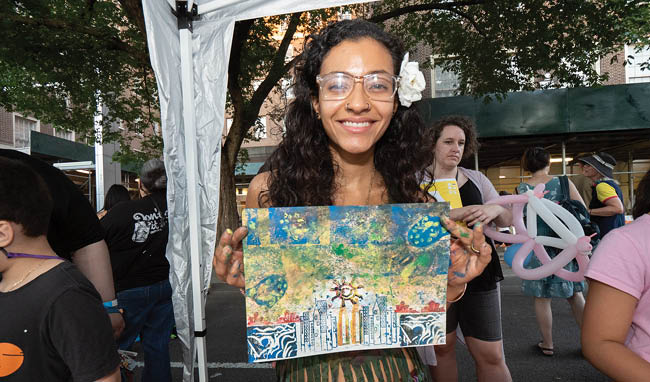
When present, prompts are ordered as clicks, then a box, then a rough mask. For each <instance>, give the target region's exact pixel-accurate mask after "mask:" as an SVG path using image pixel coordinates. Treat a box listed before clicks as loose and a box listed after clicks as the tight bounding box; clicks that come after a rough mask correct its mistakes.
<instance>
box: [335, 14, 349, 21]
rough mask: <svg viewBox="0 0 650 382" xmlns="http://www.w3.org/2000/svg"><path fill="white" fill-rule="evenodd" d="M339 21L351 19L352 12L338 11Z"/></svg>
mask: <svg viewBox="0 0 650 382" xmlns="http://www.w3.org/2000/svg"><path fill="white" fill-rule="evenodd" d="M338 16H339V21H341V20H352V13H350V12H339V14H338Z"/></svg>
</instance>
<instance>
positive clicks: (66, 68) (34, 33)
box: [0, 0, 650, 169]
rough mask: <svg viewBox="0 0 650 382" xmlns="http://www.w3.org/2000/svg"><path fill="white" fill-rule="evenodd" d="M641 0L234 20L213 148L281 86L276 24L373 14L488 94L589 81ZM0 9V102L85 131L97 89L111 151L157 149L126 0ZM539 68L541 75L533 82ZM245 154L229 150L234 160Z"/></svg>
mask: <svg viewBox="0 0 650 382" xmlns="http://www.w3.org/2000/svg"><path fill="white" fill-rule="evenodd" d="M649 7H650V6H649V5H648V2H644V1H632V0H550V1H549V0H530V1H525V2H523V1H515V0H501V1H487V0H466V1H449V0H408V1H404V0H385V1H383V2H376V3H369V4H360V5H353V6H349V7H342V8H331V9H321V10H316V11H311V12H303V13H299V14H294V15H279V16H273V17H267V18H263V19H256V20H244V21H241V22H238V23H237V26H236V28H235V32H236V34H237V31H240V33H241V35H240V36H239V38H237V35H236V38H235V39H234V44H235V45H234V46H233V47H232V50H231V52H232V56H231V59H236V61H235V62H237V65H235V66H233V65H231V67H230V68H229V77H230V78H231V79H232V80H233V82H232V83H229V86H228V89H229V94H228V105H227V107H228V111H229V113H230V115H232V116H233V119H234V122H235V123H234V124H233V127H234V128H233V129H232V130H234V131H232V134H229V135H228V137H227V138H226V142H225V143H226V144H225V146H224V147H225V148H227V149H228V150H224V153H225V154H224V155H227V158H226V159H227V161H228V163H229V165H231V166H232V167H233V169H234V167H235V166H236V164H235V162H236V161H237V159H236V158H238V155H237V153H238V152H239V148H240V146H241V144H242V142H244V140H245V139H255V138H254V131H255V129H259V128H260V126H259V121H258V119H257V118H258V116H259V114H260V107H261V105H262V103H263V102H264V100H265V99H267V98H268V96H269V94H274V92H275V93H277V94H281V93H282V92H283V91H284V90H283V89H280V87H279V86H276V85H277V84H278V82H279V81H280V80H281V79H282V78H288V77H289V76H290V66H291V62H290V59H287V58H286V56H285V54H286V49H287V45H284V46H283V45H282V44H281V43H282V41H283V40H282V39H281V38H282V33H275V32H277V31H278V30H280V31H284V30H288V31H290V34H291V36H289V38H294V39H296V38H297V39H298V40H300V39H301V38H304V37H305V36H307V35H309V34H310V33H312V32H313V31H316V30H319V29H320V28H322V27H323V26H324V25H325V24H326V23H327V22H329V21H331V20H335V19H336V17H337V14H338V13H339V12H351V13H352V14H355V15H357V16H358V17H367V18H368V19H370V20H371V21H376V22H381V23H384V24H385V25H386V27H387V28H388V29H389V30H391V31H392V32H394V33H395V34H397V35H398V36H400V37H401V38H402V39H403V40H404V41H405V43H406V44H407V46H408V47H409V49H410V50H411V51H412V52H417V51H421V50H422V49H425V50H427V49H430V50H431V52H432V53H434V54H437V55H439V57H442V58H443V59H440V60H438V61H437V62H440V61H443V62H444V67H445V68H446V69H448V70H453V71H454V72H457V73H459V75H460V81H461V90H460V91H461V93H465V94H474V95H481V94H487V93H493V94H497V97H500V96H502V95H504V94H505V93H506V92H508V91H513V90H530V89H536V88H540V87H559V86H582V85H589V86H592V85H598V84H599V83H601V82H602V81H603V80H604V79H605V78H604V76H602V75H599V74H598V73H597V71H596V70H595V68H594V64H595V63H596V62H597V60H598V59H600V58H602V57H604V56H605V55H606V54H608V53H611V52H613V51H616V50H618V49H620V47H621V46H622V44H624V43H638V45H637V48H639V47H642V46H644V45H647V44H648V43H650V41H649V39H650V27H649V26H648V20H650V9H649ZM0 12H1V14H2V17H0V35H1V36H2V37H1V38H2V43H0V89H2V91H1V92H0V105H1V106H3V107H4V108H6V109H8V110H15V111H19V112H22V113H25V114H30V115H33V116H34V117H36V118H39V119H41V120H42V121H44V122H46V123H52V124H54V125H55V126H56V127H57V128H63V129H68V130H72V131H75V132H77V133H78V136H81V137H87V138H89V139H94V137H95V134H94V127H93V117H94V115H95V113H96V109H97V106H96V105H97V103H98V99H99V98H101V101H102V102H103V103H104V104H105V106H106V107H107V110H108V112H107V113H106V114H105V115H104V118H103V124H104V127H105V129H104V131H105V132H104V135H103V138H104V140H105V141H118V142H121V143H122V152H120V153H118V154H116V156H115V158H116V159H118V160H120V161H123V162H124V161H137V162H141V161H143V160H145V159H146V158H149V157H152V156H159V155H160V153H161V147H162V139H161V137H160V131H159V130H160V129H156V128H154V126H156V124H157V123H159V121H158V108H159V106H158V100H157V94H156V83H155V80H154V77H153V72H152V69H151V66H150V64H149V56H148V51H147V47H146V38H145V30H144V17H143V15H142V5H141V4H140V3H139V2H138V1H132V0H117V1H116V0H92V1H90V0H89V1H85V2H83V1H73V0H50V1H43V0H8V1H4V2H0ZM292 20H294V24H292ZM296 21H297V23H296ZM292 25H297V27H295V29H292V28H291V26H292ZM294 31H295V34H294ZM300 34H302V35H300ZM277 36H280V39H278V37H277ZM632 54H634V53H632ZM626 59H627V60H629V59H630V57H626ZM425 65H426V63H425ZM646 65H647V64H646ZM543 73H550V74H551V75H552V78H551V81H544V82H540V81H539V79H541V77H540V76H541V75H542V74H543ZM265 80H266V81H265ZM271 98H274V99H277V100H279V101H275V102H276V103H277V105H276V106H277V110H271V111H269V112H268V113H269V114H268V115H269V116H271V117H274V118H275V119H276V120H277V119H278V118H277V116H280V115H282V112H283V110H284V107H285V106H286V102H287V100H286V99H285V98H283V97H271ZM256 121H257V122H256ZM116 124H119V125H120V126H121V127H122V128H123V129H124V130H118V129H116V128H115V126H116ZM134 141H136V142H138V145H137V150H136V147H134V145H132V142H134ZM230 146H232V147H230ZM245 161H246V159H245V158H244V157H243V156H241V155H240V156H239V163H240V165H243V163H245Z"/></svg>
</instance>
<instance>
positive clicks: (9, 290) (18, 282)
mask: <svg viewBox="0 0 650 382" xmlns="http://www.w3.org/2000/svg"><path fill="white" fill-rule="evenodd" d="M45 260H46V259H43V260H41V261H40V262H39V263H38V265H37V266H35V267H34V268H32V269H30V270H29V272H27V273H25V276H23V278H22V279H20V280H18V281H16V282H15V283H13V285H11V286H10V287H9V289H7V292H11V291H12V290H14V288H16V287H17V286H18V285H20V284H21V283H22V282H23V281H25V280H26V279H27V277H29V275H31V274H32V273H33V272H34V271H35V270H37V269H38V268H40V267H41V265H43V263H44V262H45Z"/></svg>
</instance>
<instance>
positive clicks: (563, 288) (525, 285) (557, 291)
mask: <svg viewBox="0 0 650 382" xmlns="http://www.w3.org/2000/svg"><path fill="white" fill-rule="evenodd" d="M544 248H545V249H546V252H547V253H548V256H549V257H550V258H554V257H555V256H557V254H558V253H559V252H560V251H559V250H558V249H556V248H551V247H544ZM541 265H542V263H540V261H539V260H538V259H537V257H536V256H532V257H531V259H530V262H529V263H528V264H527V265H526V267H525V268H527V269H533V268H537V267H540V266H541ZM564 269H566V270H567V271H570V272H575V271H577V270H578V263H577V262H576V261H575V260H572V261H571V262H570V263H569V264H567V265H566V266H565V267H564ZM584 289H585V282H584V281H581V282H573V281H567V280H565V279H563V278H561V277H557V276H555V275H550V276H548V277H545V278H543V279H541V280H522V282H521V292H522V293H523V294H525V295H526V296H533V297H541V298H553V297H555V298H569V297H571V296H573V295H574V294H575V293H578V292H582V291H584Z"/></svg>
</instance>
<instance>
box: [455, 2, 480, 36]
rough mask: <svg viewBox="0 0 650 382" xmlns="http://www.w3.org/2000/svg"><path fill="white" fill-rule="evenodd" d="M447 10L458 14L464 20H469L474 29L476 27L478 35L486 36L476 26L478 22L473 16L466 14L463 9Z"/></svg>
mask: <svg viewBox="0 0 650 382" xmlns="http://www.w3.org/2000/svg"><path fill="white" fill-rule="evenodd" d="M448 11H449V12H452V13H455V14H457V15H458V16H460V17H462V18H464V19H465V20H467V21H469V23H470V24H472V26H473V27H474V29H476V32H477V33H478V34H479V35H481V37H486V36H485V32H484V31H483V30H482V29H481V28H480V27H479V26H478V24H477V23H476V21H475V20H474V18H473V17H472V16H470V15H469V14H467V13H465V12H463V11H459V10H458V9H448Z"/></svg>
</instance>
